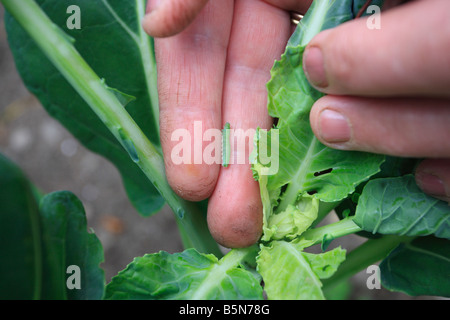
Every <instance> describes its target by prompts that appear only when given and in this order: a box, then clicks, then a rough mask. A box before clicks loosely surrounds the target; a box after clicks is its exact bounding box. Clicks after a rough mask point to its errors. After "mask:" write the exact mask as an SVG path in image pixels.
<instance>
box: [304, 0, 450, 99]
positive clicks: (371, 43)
mask: <svg viewBox="0 0 450 320" xmlns="http://www.w3.org/2000/svg"><path fill="white" fill-rule="evenodd" d="M449 11H450V1H447V0H429V1H413V2H410V3H407V4H404V5H401V6H399V7H397V8H394V9H391V10H388V11H386V12H384V13H382V14H381V18H380V20H379V22H380V23H381V24H380V27H381V29H379V30H376V29H372V30H371V29H370V28H368V25H367V19H363V18H361V19H357V20H354V21H351V22H348V23H345V24H343V25H341V26H339V27H337V28H335V29H331V30H327V31H324V32H322V33H320V34H319V35H317V36H316V37H315V38H314V39H313V40H312V41H311V42H310V44H309V45H308V47H307V49H306V51H305V54H304V58H303V59H304V70H305V73H306V75H307V77H308V79H309V81H310V82H311V83H312V84H313V85H314V86H315V87H316V88H318V89H319V90H321V91H323V92H325V93H328V94H339V95H363V96H383V97H389V96H411V95H415V96H424V95H425V96H430V95H432V96H449V95H450V90H449V89H448V88H449V87H450V73H449V72H448V70H449V69H450V55H449V54H448V51H449V50H450V42H449V41H448V39H449V35H450V19H448V12H449ZM369 19H370V18H369ZM372 19H373V17H372Z"/></svg>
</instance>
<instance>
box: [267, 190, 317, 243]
mask: <svg viewBox="0 0 450 320" xmlns="http://www.w3.org/2000/svg"><path fill="white" fill-rule="evenodd" d="M318 212H319V201H318V200H317V199H315V198H313V197H311V196H304V197H302V198H301V199H300V200H299V201H297V203H296V205H295V206H294V205H289V206H288V208H287V209H286V210H285V211H283V212H280V213H277V214H272V215H271V216H270V217H269V220H268V221H267V224H266V225H265V226H264V227H265V228H264V235H263V238H262V240H265V241H268V240H269V239H275V240H281V239H284V238H286V239H290V240H292V239H294V238H295V237H297V236H299V235H301V234H302V233H303V232H305V231H306V230H307V229H308V228H309V227H310V226H311V225H312V223H313V222H314V220H316V218H317V214H318Z"/></svg>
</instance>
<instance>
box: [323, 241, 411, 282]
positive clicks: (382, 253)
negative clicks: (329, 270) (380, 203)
mask: <svg viewBox="0 0 450 320" xmlns="http://www.w3.org/2000/svg"><path fill="white" fill-rule="evenodd" d="M411 239H412V238H411V237H404V236H391V235H389V236H383V237H382V238H380V239H370V240H367V241H366V242H365V243H363V244H362V245H360V246H359V247H358V248H356V249H354V250H352V251H351V252H350V253H349V254H348V255H347V257H346V259H345V261H344V262H343V263H342V264H341V265H340V266H339V269H338V270H337V271H336V273H335V274H334V275H333V276H332V277H331V278H329V279H326V280H324V281H323V285H324V288H327V289H329V288H332V287H334V286H335V285H337V284H339V283H340V282H341V281H343V280H347V279H348V278H350V277H351V276H353V275H355V274H356V273H358V272H360V271H362V270H364V269H366V268H367V267H369V266H370V265H373V264H375V263H377V262H378V261H380V260H382V259H384V258H385V257H386V256H387V255H388V254H389V253H390V252H391V251H392V250H393V249H394V248H395V247H397V246H398V245H399V244H400V243H402V242H407V241H410V240H411Z"/></svg>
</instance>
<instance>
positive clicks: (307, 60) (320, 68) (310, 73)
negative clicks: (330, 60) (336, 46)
mask: <svg viewBox="0 0 450 320" xmlns="http://www.w3.org/2000/svg"><path fill="white" fill-rule="evenodd" d="M303 68H304V71H305V74H306V77H307V78H308V80H309V82H310V83H311V84H312V85H314V86H316V87H319V88H326V87H328V81H327V76H326V74H325V66H324V60H323V54H322V50H321V49H320V48H318V47H310V48H307V49H306V51H305V53H304V54H303Z"/></svg>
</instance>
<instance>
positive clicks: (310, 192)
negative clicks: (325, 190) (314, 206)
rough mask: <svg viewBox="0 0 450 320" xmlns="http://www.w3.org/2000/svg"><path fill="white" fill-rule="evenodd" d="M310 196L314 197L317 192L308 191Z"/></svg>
mask: <svg viewBox="0 0 450 320" xmlns="http://www.w3.org/2000/svg"><path fill="white" fill-rule="evenodd" d="M307 193H308V194H309V195H310V196H312V195H314V194H316V193H317V190H312V191H308V192H307Z"/></svg>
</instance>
